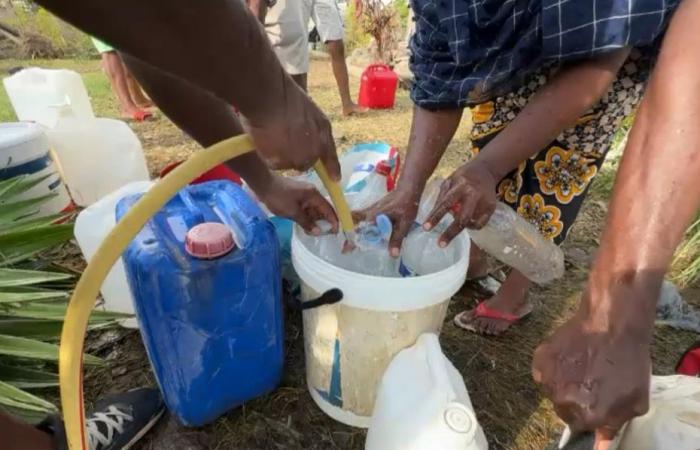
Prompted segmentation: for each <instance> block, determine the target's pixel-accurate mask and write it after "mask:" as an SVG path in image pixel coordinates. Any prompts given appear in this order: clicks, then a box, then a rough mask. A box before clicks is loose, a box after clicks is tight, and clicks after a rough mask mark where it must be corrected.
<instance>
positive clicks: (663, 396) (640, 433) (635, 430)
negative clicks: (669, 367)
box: [613, 375, 700, 450]
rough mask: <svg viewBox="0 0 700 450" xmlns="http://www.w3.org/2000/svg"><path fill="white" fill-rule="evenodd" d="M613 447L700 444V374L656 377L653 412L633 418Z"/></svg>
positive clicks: (630, 449)
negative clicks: (697, 375) (698, 375)
mask: <svg viewBox="0 0 700 450" xmlns="http://www.w3.org/2000/svg"><path fill="white" fill-rule="evenodd" d="M613 448H617V449H618V450H671V449H673V450H697V449H698V448H700V378H696V377H689V376H685V375H671V376H665V377H660V376H654V377H652V379H651V399H650V403H649V412H648V413H646V414H645V415H643V416H641V417H637V418H635V419H632V421H630V422H629V423H628V424H627V426H626V427H625V428H624V429H623V430H622V432H621V433H620V434H619V435H618V440H617V442H616V445H613Z"/></svg>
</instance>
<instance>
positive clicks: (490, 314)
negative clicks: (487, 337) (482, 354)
mask: <svg viewBox="0 0 700 450" xmlns="http://www.w3.org/2000/svg"><path fill="white" fill-rule="evenodd" d="M470 312H472V311H462V312H461V313H459V314H457V315H456V316H455V318H454V323H455V325H456V326H458V327H459V328H461V329H463V330H467V331H471V332H472V333H477V334H481V333H479V331H477V329H476V328H475V327H474V326H473V325H471V324H469V323H465V322H464V321H463V320H462V318H463V317H464V315H465V314H468V313H470ZM531 312H532V305H530V306H528V307H527V308H525V310H523V312H521V313H520V314H517V315H516V314H511V313H507V312H502V311H497V310H495V309H491V308H489V307H488V306H486V300H483V301H481V302H479V304H478V305H476V308H474V309H473V316H474V318H476V319H481V318H483V319H496V320H502V321H505V322H508V326H509V327H510V325H513V324H514V323H516V322H518V321H520V320H523V319H524V318H525V317H527V316H529V315H530V313H531Z"/></svg>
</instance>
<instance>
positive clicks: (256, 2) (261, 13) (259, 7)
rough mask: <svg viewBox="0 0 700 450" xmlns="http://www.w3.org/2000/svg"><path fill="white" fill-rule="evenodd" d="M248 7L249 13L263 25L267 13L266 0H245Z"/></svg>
mask: <svg viewBox="0 0 700 450" xmlns="http://www.w3.org/2000/svg"><path fill="white" fill-rule="evenodd" d="M246 4H247V5H248V9H249V10H250V12H251V14H253V16H254V17H255V18H256V19H258V21H260V23H261V24H263V25H265V16H266V15H267V0H246Z"/></svg>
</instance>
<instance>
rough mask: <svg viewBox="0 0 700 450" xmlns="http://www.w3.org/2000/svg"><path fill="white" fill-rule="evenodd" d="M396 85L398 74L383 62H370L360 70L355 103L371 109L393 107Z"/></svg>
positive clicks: (397, 83)
mask: <svg viewBox="0 0 700 450" xmlns="http://www.w3.org/2000/svg"><path fill="white" fill-rule="evenodd" d="M398 85H399V76H398V75H396V72H394V71H393V70H391V67H389V66H387V65H385V64H370V65H369V66H367V68H366V69H365V71H364V72H362V80H361V82H360V96H359V99H358V101H357V103H359V105H360V106H365V107H367V108H372V109H388V108H393V107H394V100H395V98H396V87H397V86H398Z"/></svg>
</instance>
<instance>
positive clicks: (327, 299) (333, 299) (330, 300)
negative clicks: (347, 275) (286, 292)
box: [290, 288, 343, 311]
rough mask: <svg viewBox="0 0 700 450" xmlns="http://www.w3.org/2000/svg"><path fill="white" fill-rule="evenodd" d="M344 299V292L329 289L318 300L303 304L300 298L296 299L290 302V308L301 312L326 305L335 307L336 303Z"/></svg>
mask: <svg viewBox="0 0 700 450" xmlns="http://www.w3.org/2000/svg"><path fill="white" fill-rule="evenodd" d="M342 299H343V291H341V290H340V289H338V288H333V289H329V290H327V291H326V292H324V293H323V294H321V295H320V296H319V297H318V298H315V299H313V300H308V301H305V302H302V301H301V300H299V299H298V298H294V299H292V300H291V301H290V303H291V304H290V306H291V307H292V308H293V309H296V310H299V311H304V310H307V309H312V308H318V307H319V306H324V305H333V304H335V303H338V302H339V301H341V300H342Z"/></svg>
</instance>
